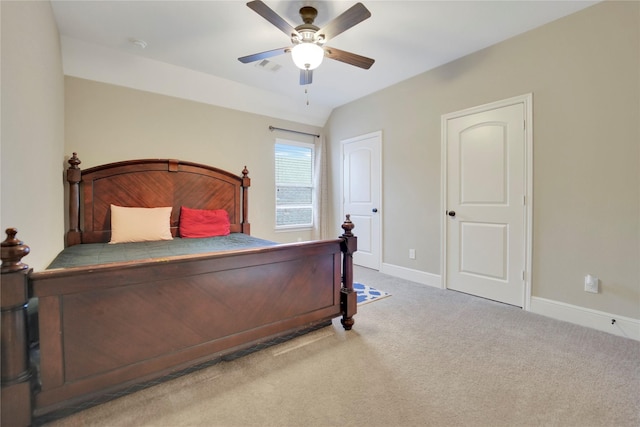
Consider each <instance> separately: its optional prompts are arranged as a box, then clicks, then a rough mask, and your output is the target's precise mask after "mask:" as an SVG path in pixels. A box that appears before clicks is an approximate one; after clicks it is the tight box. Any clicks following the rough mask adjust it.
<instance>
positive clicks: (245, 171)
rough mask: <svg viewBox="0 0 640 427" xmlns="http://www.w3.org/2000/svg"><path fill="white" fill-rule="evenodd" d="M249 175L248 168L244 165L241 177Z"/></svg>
mask: <svg viewBox="0 0 640 427" xmlns="http://www.w3.org/2000/svg"><path fill="white" fill-rule="evenodd" d="M248 175H249V169H247V167H246V166H245V167H244V169H242V177H243V178H246V177H247V176H248Z"/></svg>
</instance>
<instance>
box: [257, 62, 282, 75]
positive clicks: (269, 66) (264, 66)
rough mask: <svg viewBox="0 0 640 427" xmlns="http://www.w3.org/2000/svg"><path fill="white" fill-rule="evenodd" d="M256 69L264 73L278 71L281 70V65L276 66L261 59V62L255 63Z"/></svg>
mask: <svg viewBox="0 0 640 427" xmlns="http://www.w3.org/2000/svg"><path fill="white" fill-rule="evenodd" d="M256 67H258V68H261V69H263V70H265V71H272V72H275V71H278V70H279V69H280V68H282V65H280V64H276V63H275V62H272V61H269V60H268V59H263V60H262V61H258V62H256Z"/></svg>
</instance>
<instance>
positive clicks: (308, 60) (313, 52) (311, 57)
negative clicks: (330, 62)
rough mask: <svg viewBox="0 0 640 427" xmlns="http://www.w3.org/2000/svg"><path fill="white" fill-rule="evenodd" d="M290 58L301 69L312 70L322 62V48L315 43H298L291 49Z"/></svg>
mask: <svg viewBox="0 0 640 427" xmlns="http://www.w3.org/2000/svg"><path fill="white" fill-rule="evenodd" d="M291 58H292V59H293V63H294V64H296V67H298V68H300V69H301V70H313V69H316V68H318V66H319V65H320V64H321V63H322V59H323V58H324V49H322V47H320V46H318V45H317V44H315V43H308V42H307V43H300V44H297V45H295V46H294V47H293V49H291Z"/></svg>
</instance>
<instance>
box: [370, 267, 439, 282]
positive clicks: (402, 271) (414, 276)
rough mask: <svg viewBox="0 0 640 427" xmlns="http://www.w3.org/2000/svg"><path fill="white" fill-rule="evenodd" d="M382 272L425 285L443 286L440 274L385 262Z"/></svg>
mask: <svg viewBox="0 0 640 427" xmlns="http://www.w3.org/2000/svg"><path fill="white" fill-rule="evenodd" d="M380 272H381V273H384V274H388V275H389V276H393V277H399V278H401V279H405V280H411V281H412V282H416V283H421V284H423V285H428V286H433V287H435V288H442V283H441V278H440V275H438V274H432V273H426V272H424V271H420V270H414V269H411V268H406V267H400V266H398V265H393V264H385V263H382V269H381V270H380Z"/></svg>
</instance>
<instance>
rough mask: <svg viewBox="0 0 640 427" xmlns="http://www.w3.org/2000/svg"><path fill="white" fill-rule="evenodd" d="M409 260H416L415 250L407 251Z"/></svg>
mask: <svg viewBox="0 0 640 427" xmlns="http://www.w3.org/2000/svg"><path fill="white" fill-rule="evenodd" d="M409 259H416V250H415V249H409Z"/></svg>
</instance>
